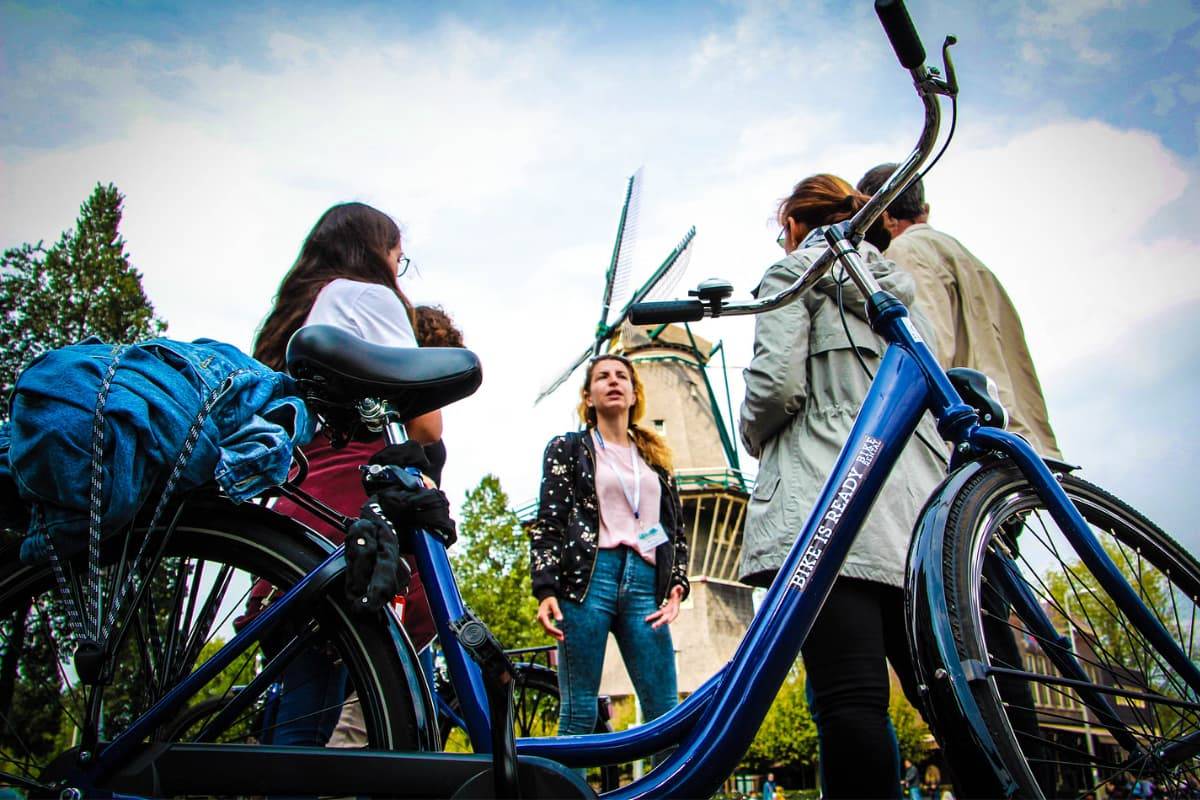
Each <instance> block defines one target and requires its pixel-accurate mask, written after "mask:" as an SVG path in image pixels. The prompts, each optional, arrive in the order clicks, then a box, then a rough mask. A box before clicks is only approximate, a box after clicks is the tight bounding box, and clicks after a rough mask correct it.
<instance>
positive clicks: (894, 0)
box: [875, 0, 925, 69]
mask: <svg viewBox="0 0 1200 800" xmlns="http://www.w3.org/2000/svg"><path fill="white" fill-rule="evenodd" d="M875 14H876V15H877V16H878V17H879V21H880V22H882V23H883V29H884V31H885V32H887V36H888V40H889V41H890V42H891V43H892V49H893V50H895V51H896V58H898V59H900V66H902V67H904V68H905V69H916V68H917V67H919V66H921V65H922V64H924V63H925V47H924V45H922V44H921V38H920V37H919V36H917V29H916V28H914V27H913V23H912V18H911V17H909V16H908V9H906V8H905V7H904V2H903V0H875Z"/></svg>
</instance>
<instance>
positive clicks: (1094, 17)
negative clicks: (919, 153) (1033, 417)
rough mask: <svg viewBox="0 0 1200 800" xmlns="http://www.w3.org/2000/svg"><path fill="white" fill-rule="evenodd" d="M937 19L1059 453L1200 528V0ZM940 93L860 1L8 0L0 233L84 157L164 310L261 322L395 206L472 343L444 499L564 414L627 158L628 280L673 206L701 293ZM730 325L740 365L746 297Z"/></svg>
mask: <svg viewBox="0 0 1200 800" xmlns="http://www.w3.org/2000/svg"><path fill="white" fill-rule="evenodd" d="M911 10H912V15H913V17H914V20H915V22H916V24H917V27H918V29H919V30H920V32H921V34H922V36H923V38H924V40H925V42H926V46H927V49H928V50H929V51H930V53H931V56H932V55H934V54H936V52H937V50H938V44H939V43H940V41H941V38H942V36H943V35H944V34H946V33H954V34H956V35H957V36H958V38H959V40H960V44H959V46H958V47H957V48H956V49H955V51H954V53H955V59H956V63H957V65H958V71H959V80H960V83H961V86H962V94H961V100H960V104H959V111H960V113H959V125H958V133H957V135H956V138H955V141H954V142H953V144H952V146H951V148H950V150H949V152H948V154H947V155H946V157H945V158H944V159H943V160H942V162H941V163H940V164H939V165H938V167H937V168H936V169H935V171H934V172H933V173H931V175H930V176H929V178H928V180H927V193H928V195H929V199H930V202H931V204H932V206H933V217H932V222H933V223H934V224H935V225H937V226H939V227H942V228H943V229H945V230H947V231H949V232H951V233H953V234H955V235H957V236H958V237H960V238H961V239H962V240H963V241H964V242H965V243H966V244H967V245H968V246H969V247H970V248H971V249H972V250H973V251H975V252H976V254H978V255H979V256H980V257H981V258H983V260H984V261H985V262H987V263H988V264H989V265H990V266H991V267H992V268H993V269H994V270H995V271H996V273H997V274H998V275H999V276H1000V277H1001V279H1002V280H1003V281H1004V283H1005V285H1006V286H1007V288H1008V289H1009V291H1010V294H1011V295H1012V296H1013V298H1014V300H1015V301H1016V302H1017V304H1018V306H1019V308H1020V309H1021V311H1022V314H1023V316H1024V320H1025V325H1026V330H1027V334H1028V338H1029V340H1030V345H1031V348H1032V350H1033V353H1034V355H1035V357H1036V359H1037V361H1038V366H1039V369H1040V371H1041V375H1042V379H1043V383H1044V384H1045V388H1046V393H1047V397H1048V400H1049V406H1050V411H1051V418H1052V422H1053V423H1054V425H1055V427H1056V429H1057V431H1058V433H1059V438H1060V441H1061V443H1062V445H1063V449H1064V451H1065V452H1066V455H1067V456H1068V458H1069V459H1071V460H1073V461H1075V462H1077V463H1081V464H1083V465H1084V467H1085V471H1086V474H1088V475H1090V476H1091V477H1093V478H1094V479H1095V480H1097V481H1098V482H1100V483H1102V484H1104V485H1106V486H1108V487H1110V488H1112V489H1114V490H1116V491H1118V492H1119V493H1121V494H1122V495H1125V496H1127V497H1128V498H1129V499H1130V500H1131V501H1133V502H1134V503H1135V505H1139V506H1142V507H1143V508H1144V510H1145V511H1147V512H1148V513H1149V514H1150V515H1151V516H1152V517H1155V518H1156V519H1158V520H1160V521H1161V522H1162V523H1164V525H1165V526H1167V527H1169V528H1171V529H1172V530H1173V532H1174V533H1175V534H1176V535H1177V536H1178V537H1179V538H1181V539H1182V540H1184V541H1186V542H1188V543H1189V545H1190V546H1191V547H1192V549H1193V550H1196V549H1200V533H1198V532H1197V526H1196V523H1195V520H1196V519H1197V517H1198V516H1200V500H1198V498H1200V492H1197V491H1196V490H1195V488H1194V485H1193V484H1194V478H1195V476H1196V475H1197V474H1200V463H1198V459H1197V456H1196V454H1195V452H1196V451H1195V446H1196V444H1197V437H1196V433H1195V415H1196V408H1197V401H1196V397H1197V392H1198V390H1200V379H1198V378H1197V367H1198V366H1200V345H1198V341H1200V336H1198V334H1200V324H1198V322H1197V320H1198V316H1197V311H1198V310H1200V279H1198V278H1197V277H1196V270H1197V269H1198V268H1200V234H1198V233H1197V226H1196V224H1195V223H1196V220H1197V219H1198V218H1200V215H1198V213H1197V212H1198V211H1200V181H1198V180H1197V178H1198V177H1200V117H1198V111H1200V57H1198V55H1200V54H1198V52H1197V51H1198V49H1200V3H1197V2H1138V0H1065V1H1064V2H1035V0H1017V2H1011V3H983V2H957V1H955V2H952V1H951V0H919V1H917V0H914V2H913V3H912V4H911ZM919 125H920V108H919V105H918V104H917V102H916V100H915V97H914V95H913V93H912V91H911V88H910V85H909V80H908V78H907V75H906V73H904V72H903V71H901V70H900V69H899V68H898V67H897V66H896V63H895V60H894V57H893V56H892V54H891V51H890V49H889V47H888V45H887V42H886V40H885V38H884V37H883V34H882V32H881V30H880V28H879V26H878V23H877V22H876V20H875V18H874V15H873V13H872V11H871V6H870V3H869V2H867V0H862V1H861V2H816V0H808V1H807V2H805V1H799V2H786V1H785V0H775V1H772V2H757V1H752V2H724V3H696V2H688V3H682V2H680V3H674V2H658V3H653V4H637V5H635V4H626V3H620V4H618V3H609V2H574V3H543V4H537V3H528V2H520V3H517V2H513V3H504V2H479V3H441V4H426V3H407V2H388V3H341V4H335V3H318V2H290V3H278V4H259V3H246V2H239V3H225V2H210V3H205V4H183V5H179V6H175V5H168V4H163V3H157V2H129V3H118V2H100V3H74V4H59V5H51V4H41V3H38V4H29V3H12V2H0V247H9V246H12V245H15V244H17V243H20V242H23V241H36V240H38V239H47V240H50V239H54V238H56V237H57V235H58V234H59V232H61V231H62V230H63V229H65V228H67V227H69V226H70V224H71V222H72V221H73V219H74V217H75V214H76V212H77V209H78V206H79V203H80V202H81V201H82V200H83V199H84V197H86V195H87V194H88V192H89V190H90V188H91V187H92V186H93V185H94V184H95V183H96V182H97V181H105V182H107V181H112V182H114V183H116V184H117V186H118V187H120V189H121V190H122V191H123V192H124V193H125V194H126V196H127V200H126V217H125V223H124V228H123V229H124V233H125V236H126V238H127V240H128V246H129V252H130V253H131V256H132V258H133V261H134V264H135V265H136V266H137V267H138V268H139V269H140V270H142V271H143V273H144V275H145V284H146V287H147V290H148V292H149V294H150V296H151V297H152V299H153V300H154V302H155V303H156V305H157V308H158V310H159V312H160V313H161V315H162V316H163V317H165V318H166V319H167V320H168V321H169V322H170V326H171V327H170V333H171V334H172V335H174V336H176V337H179V338H193V337H198V336H213V337H217V338H222V339H226V340H228V341H231V342H234V343H236V344H239V345H242V346H246V345H248V344H249V342H250V339H251V336H252V334H253V331H254V329H255V327H256V325H257V324H258V323H259V321H260V320H261V318H262V315H263V314H264V312H265V310H266V308H267V307H268V305H269V303H270V299H271V296H272V294H273V291H274V288H275V287H276V285H277V284H278V281H279V278H280V277H281V275H282V274H283V272H284V271H285V270H286V268H287V267H288V266H289V264H290V263H291V261H292V259H293V258H294V257H295V254H296V250H297V248H298V247H299V244H300V242H301V240H302V238H303V236H304V234H305V233H306V231H307V230H308V228H309V227H310V226H311V225H312V223H313V222H314V221H315V220H316V218H317V216H318V215H319V214H320V213H321V211H323V210H324V209H325V208H326V207H328V206H329V205H331V204H333V203H335V202H339V201H342V200H347V199H359V200H364V201H367V202H370V203H372V204H374V205H377V206H378V207H380V208H381V209H383V210H385V211H387V212H388V213H390V214H392V215H393V216H394V217H396V219H397V220H398V221H400V222H401V224H402V226H403V228H404V230H405V234H406V240H405V249H406V251H407V253H408V254H409V255H411V256H412V258H413V259H414V261H415V262H416V263H417V264H418V265H419V266H420V275H419V276H414V277H413V278H411V279H407V278H406V279H405V280H406V283H405V288H406V290H407V291H408V292H409V293H410V295H411V296H412V297H413V298H414V299H416V300H418V301H434V302H440V303H442V304H443V305H445V306H446V308H447V309H448V310H449V311H450V312H451V313H452V314H453V315H454V316H455V317H456V318H457V319H458V320H459V322H460V323H461V325H462V327H463V329H464V330H465V332H466V335H467V339H468V343H469V344H470V345H471V346H472V347H473V348H474V349H475V350H477V351H478V352H479V353H480V355H481V357H482V358H483V361H484V364H485V370H486V379H485V384H484V387H483V389H482V390H481V391H480V392H479V393H478V394H477V395H476V396H475V397H473V398H471V399H469V400H467V401H464V402H463V403H462V404H460V405H459V406H457V407H455V408H452V409H450V410H449V411H448V412H447V437H446V438H447V442H448V446H449V448H450V454H451V456H450V458H451V460H450V465H449V468H448V472H447V485H448V489H449V492H450V494H451V495H452V496H453V497H454V498H456V499H457V498H460V497H461V495H462V493H463V492H464V491H465V490H466V489H467V488H469V487H470V486H472V485H474V484H475V483H476V482H477V481H478V479H479V477H480V476H481V475H482V474H484V473H485V472H487V471H495V472H497V473H498V474H499V475H500V476H501V478H502V480H503V483H504V485H505V487H506V488H507V489H508V490H509V492H510V494H511V495H512V497H513V500H514V502H518V503H519V502H523V501H525V500H528V499H530V498H532V496H533V495H534V493H535V491H536V485H537V480H538V472H539V466H540V465H539V458H540V452H541V449H542V446H543V444H544V442H545V441H546V439H547V438H548V437H549V436H550V435H552V434H553V433H555V432H558V431H561V430H563V429H566V428H569V427H571V426H572V419H571V415H570V405H571V399H570V396H569V395H570V393H571V392H569V391H568V390H566V389H564V390H562V391H560V393H559V394H558V395H556V396H555V397H553V398H551V400H549V401H548V402H546V403H543V404H542V405H539V406H538V407H537V408H536V409H535V408H534V407H533V406H532V399H533V397H534V395H535V394H536V390H537V388H538V387H539V386H540V385H541V384H542V383H543V382H544V381H545V379H546V378H548V377H550V376H551V375H552V374H553V373H554V372H555V371H556V370H557V368H558V367H559V366H560V364H562V363H563V362H565V361H567V360H568V359H569V357H570V356H571V355H572V354H573V353H574V352H576V351H578V350H579V349H581V348H582V347H583V345H584V344H585V343H586V340H587V337H588V334H589V332H590V330H591V328H592V326H593V324H594V320H595V318H596V316H597V314H598V295H599V290H600V282H601V276H602V273H603V270H604V267H605V266H606V264H607V260H608V255H609V252H610V248H611V241H612V236H613V233H614V230H615V227H616V220H617V214H618V210H619V205H620V199H621V196H622V192H623V190H624V184H625V179H626V177H627V176H628V175H629V174H631V173H632V172H633V171H634V170H635V169H637V168H638V167H639V166H644V167H645V175H646V181H645V190H644V193H643V198H642V215H641V226H640V235H639V238H638V250H637V258H636V261H635V265H636V267H635V273H637V274H644V273H647V272H649V270H650V269H651V268H652V267H653V266H654V265H656V264H657V263H658V262H659V261H660V260H661V258H662V257H663V255H665V253H666V252H667V251H668V250H669V249H670V247H671V246H672V245H673V244H674V243H675V242H676V241H677V240H678V239H679V238H680V237H681V236H682V235H683V233H684V232H685V231H686V230H687V228H688V227H689V226H691V225H696V226H697V228H698V231H699V233H698V236H697V240H696V248H695V254H694V258H693V259H692V262H691V266H690V270H689V273H688V275H686V276H685V277H684V279H683V283H682V284H681V285H680V291H681V292H682V290H683V289H685V288H686V287H688V286H691V285H694V284H695V283H697V282H699V281H700V280H702V279H704V278H706V277H709V276H713V275H719V276H723V277H725V278H728V279H729V280H731V281H733V283H734V285H735V286H736V287H737V289H738V294H739V295H742V296H744V295H745V294H746V293H747V292H748V291H749V289H750V288H751V287H752V286H753V285H754V284H755V283H756V281H757V278H758V276H759V275H760V274H761V272H762V270H763V269H764V268H765V267H766V266H767V265H768V264H769V263H770V262H771V261H772V260H773V259H774V258H775V256H776V249H775V245H774V238H775V233H776V228H775V227H774V226H773V225H772V223H771V222H770V218H771V216H772V210H773V207H774V204H775V203H776V201H777V200H778V199H779V198H780V197H781V196H782V195H784V194H786V193H787V192H788V190H789V188H790V186H791V185H792V184H793V183H794V182H795V181H797V180H798V179H800V178H802V177H803V176H805V175H807V174H811V173H813V172H820V171H833V172H837V173H840V174H842V175H844V176H845V177H847V178H849V179H851V180H854V179H856V178H857V177H858V176H859V175H860V174H861V173H862V172H863V171H864V170H865V169H866V168H868V167H870V166H872V165H874V164H875V163H878V162H880V161H884V160H896V159H898V158H900V157H902V156H903V155H904V154H905V153H906V152H907V150H908V148H909V147H910V146H911V144H912V142H913V141H914V140H915V136H916V134H917V132H918V128H919ZM697 330H698V332H700V333H701V334H702V335H704V336H706V337H709V338H711V339H714V340H717V339H723V340H724V341H725V346H726V350H727V353H728V354H729V359H730V362H731V364H732V365H733V366H734V367H735V368H734V369H733V370H732V376H731V378H732V380H733V383H734V390H735V392H737V391H738V389H739V387H740V382H739V374H738V373H739V370H738V369H737V368H736V367H740V366H742V365H744V363H745V361H746V360H747V358H748V354H749V350H750V340H751V335H752V323H751V322H750V321H749V320H748V319H745V318H738V319H733V320H719V321H708V322H705V323H703V324H701V325H699V326H698V327H697Z"/></svg>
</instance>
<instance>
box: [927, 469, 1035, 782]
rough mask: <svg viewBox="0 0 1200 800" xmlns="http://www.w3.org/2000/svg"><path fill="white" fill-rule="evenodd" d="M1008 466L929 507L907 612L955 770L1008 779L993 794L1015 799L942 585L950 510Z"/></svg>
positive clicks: (931, 717) (960, 477)
mask: <svg viewBox="0 0 1200 800" xmlns="http://www.w3.org/2000/svg"><path fill="white" fill-rule="evenodd" d="M1000 460H1001V459H999V458H997V457H995V456H988V457H985V458H982V459H978V460H974V461H970V462H968V463H966V464H964V465H962V466H961V467H959V468H958V469H956V470H954V471H953V472H951V473H950V474H949V475H948V476H947V477H946V478H945V480H943V481H942V483H941V484H940V485H939V486H938V487H937V488H936V489H935V490H934V492H933V493H932V494H931V495H930V497H929V499H928V500H927V501H926V502H925V506H924V508H923V509H922V510H921V514H920V515H919V516H918V517H917V522H916V525H915V526H914V530H913V538H912V543H911V544H910V545H909V552H908V575H907V581H906V583H905V589H904V610H905V623H906V625H905V627H906V629H907V630H906V633H907V635H908V645H909V650H910V652H911V653H912V656H913V666H914V669H915V671H916V674H917V683H918V685H919V688H920V692H921V705H922V713H923V714H924V716H925V720H926V722H928V723H929V726H930V728H932V730H933V732H934V735H935V737H936V739H937V741H938V742H939V743H940V744H941V746H942V748H943V749H944V750H945V752H946V756H947V762H948V763H949V764H950V767H951V769H952V770H954V771H955V772H956V773H957V774H958V775H959V776H963V777H966V776H970V777H971V778H972V779H973V781H974V780H976V779H977V778H978V776H983V775H1003V776H1005V779H998V783H997V785H996V786H995V788H994V790H992V791H990V792H989V794H991V796H996V797H1000V796H1004V797H1011V796H1012V795H1013V794H1014V793H1015V792H1016V791H1017V784H1016V782H1015V781H1014V780H1013V779H1012V777H1011V776H1010V775H1009V772H1008V769H1007V767H1006V766H1005V765H1004V763H1003V761H1002V760H1001V758H1000V754H999V751H998V750H997V748H996V746H995V743H994V742H993V741H992V736H991V734H990V733H989V732H988V729H987V725H986V723H985V722H984V720H983V716H982V714H981V713H980V711H979V706H978V705H977V704H976V702H975V696H974V694H973V693H972V691H971V687H970V682H971V679H972V678H973V677H975V676H973V675H971V674H969V672H970V670H969V666H968V665H964V664H963V663H962V662H961V661H960V660H959V659H958V658H957V656H956V655H955V646H954V633H953V631H952V629H951V622H950V616H949V613H948V611H947V609H946V605H945V598H946V592H945V585H944V581H943V578H942V565H943V564H944V562H945V559H946V558H947V557H948V554H947V553H946V552H945V550H944V545H945V529H946V522H947V518H948V516H949V513H950V509H951V508H952V507H953V506H954V502H955V500H956V498H957V497H958V495H959V493H960V492H961V491H962V490H963V487H964V486H966V484H967V483H968V482H969V481H970V480H971V479H972V478H974V477H975V476H976V475H978V474H979V473H980V472H982V471H983V470H985V469H988V468H989V467H990V466H992V465H993V464H995V463H997V462H999V461H1000ZM956 790H957V787H956Z"/></svg>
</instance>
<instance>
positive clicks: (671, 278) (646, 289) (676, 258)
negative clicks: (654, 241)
mask: <svg viewBox="0 0 1200 800" xmlns="http://www.w3.org/2000/svg"><path fill="white" fill-rule="evenodd" d="M695 238H696V229H695V228H691V229H690V230H689V231H688V232H687V233H686V234H684V237H683V238H682V239H681V240H680V241H679V244H677V245H676V246H675V249H674V250H672V251H671V252H670V254H669V255H668V256H667V258H666V260H664V261H663V263H662V264H660V265H659V266H658V269H656V270H654V272H653V273H652V274H651V275H650V277H649V278H647V279H646V282H645V283H643V284H642V285H641V286H640V287H638V290H637V291H636V292H634V293H633V296H632V297H630V298H629V302H627V303H625V305H624V306H623V307H622V308H621V311H620V313H619V314H617V316H616V318H615V319H613V321H612V322H611V323H608V324H604V325H603V326H602V327H600V328H598V329H597V331H596V341H595V342H594V343H593V344H592V345H591V346H590V347H588V348H587V349H586V350H584V351H583V353H581V354H580V355H579V357H578V358H576V359H575V360H574V361H572V362H571V364H570V366H568V367H567V368H566V369H565V370H564V371H563V372H561V373H559V374H558V376H557V377H556V378H555V379H554V380H552V381H550V383H548V384H546V386H545V388H543V389H542V391H541V392H539V393H538V396H537V399H536V400H534V401H533V403H534V405H537V404H538V403H540V402H541V401H542V400H543V399H544V398H545V397H547V396H548V395H550V394H551V393H552V392H554V390H556V389H557V388H558V387H560V386H562V385H563V384H564V383H566V382H567V379H568V378H570V377H571V374H572V373H574V372H575V370H576V369H578V368H579V365H580V364H582V363H583V362H584V361H587V359H588V357H589V356H593V355H598V354H599V353H600V349H601V348H602V347H603V346H604V343H605V342H607V341H608V340H609V339H610V338H612V335H613V334H614V333H615V332H616V331H617V330H618V329H619V328H620V327H621V324H622V323H623V322H625V320H626V319H628V318H629V308H630V306H632V305H633V304H634V303H640V302H641V301H643V300H645V299H647V298H657V297H666V296H667V295H669V294H670V293H671V291H672V290H673V289H674V288H675V285H676V284H677V283H679V279H680V278H681V277H682V276H683V273H684V272H685V271H686V270H687V265H688V262H689V261H690V260H691V257H692V242H693V240H694V239H695ZM605 316H606V317H607V316H608V314H607V311H606V312H605Z"/></svg>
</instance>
